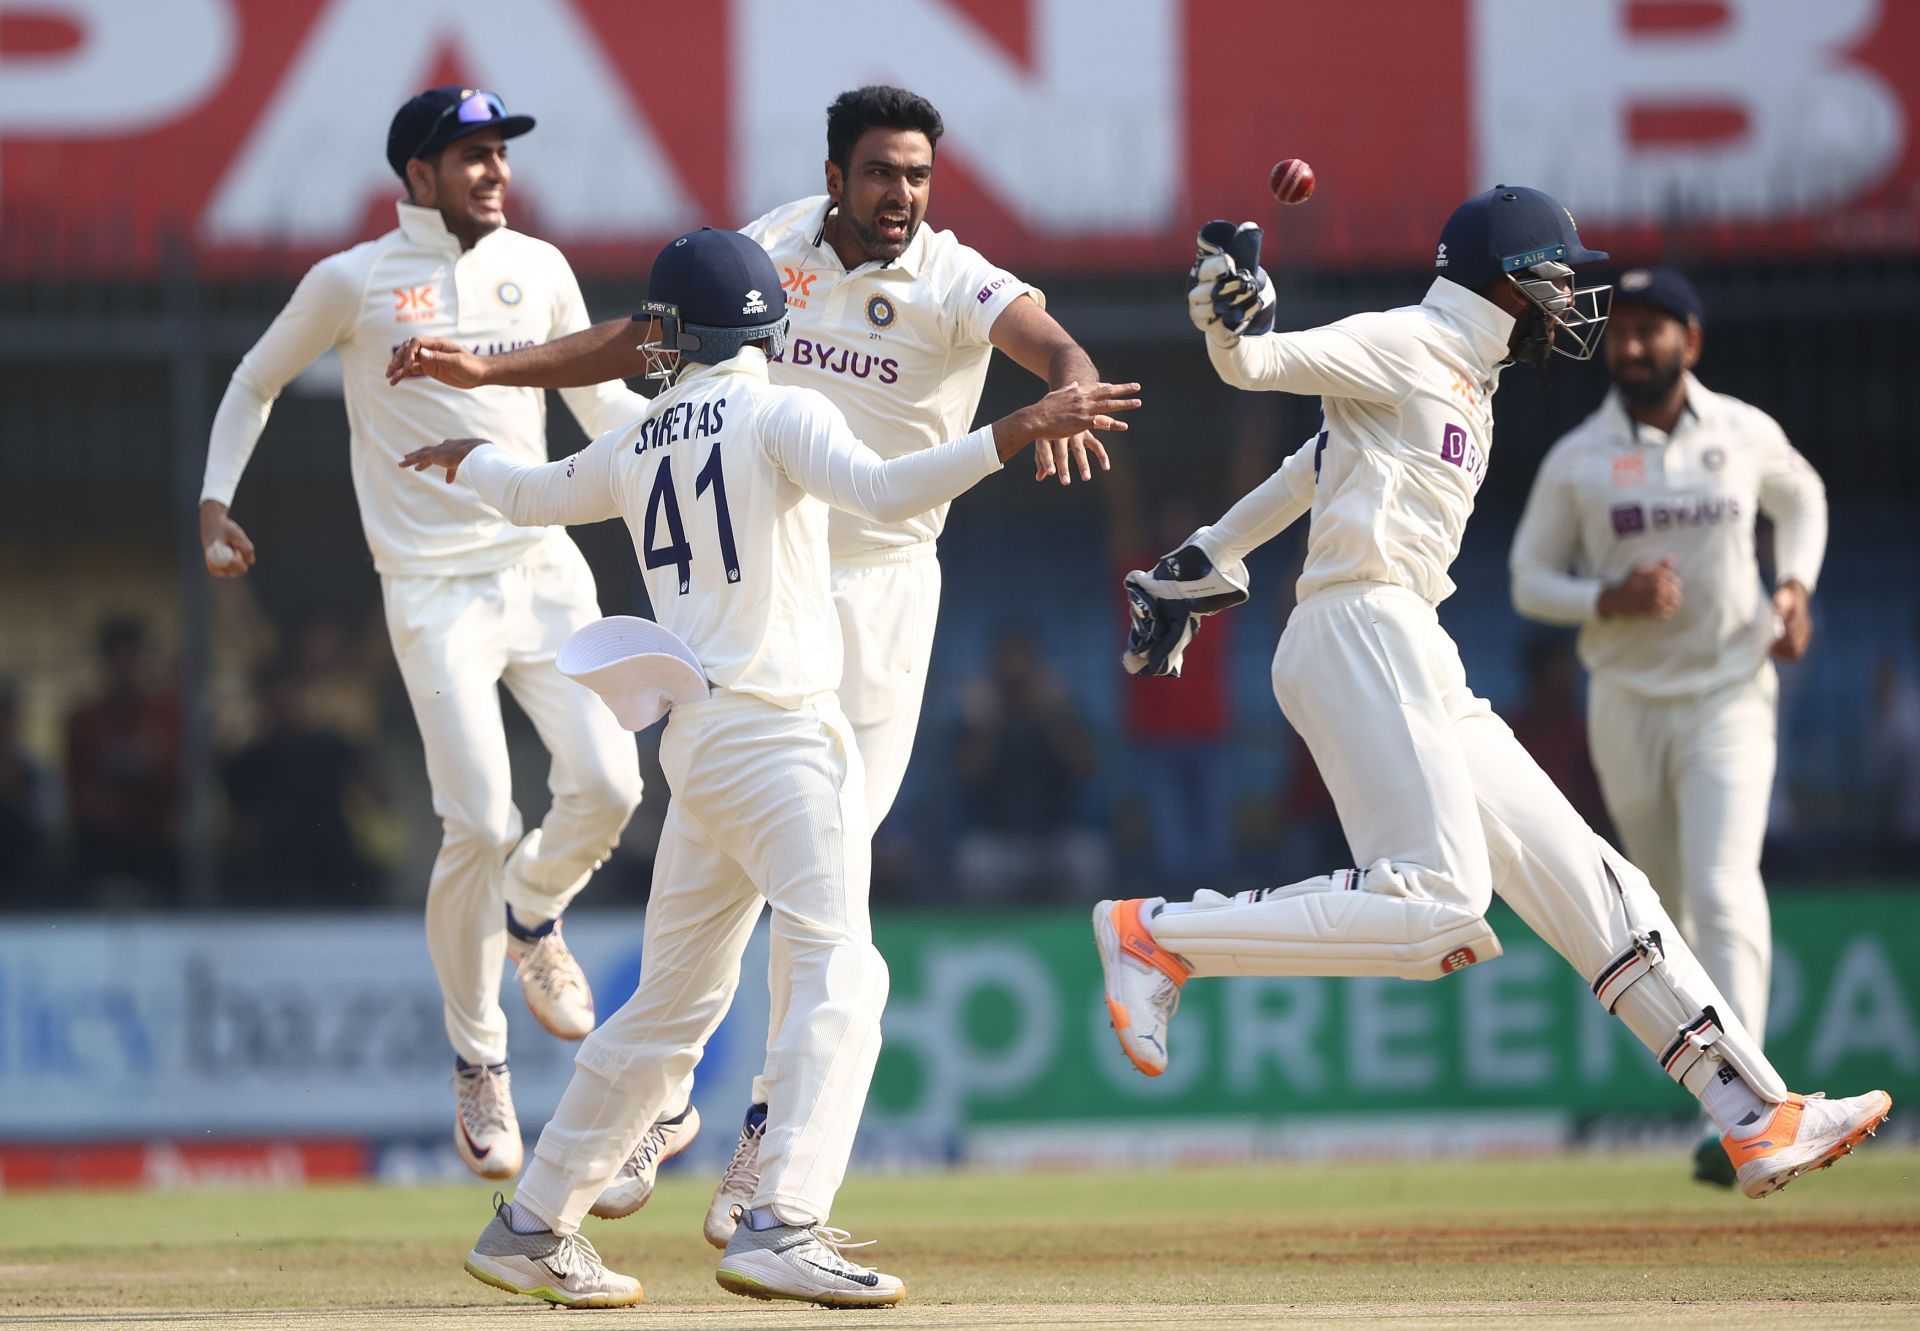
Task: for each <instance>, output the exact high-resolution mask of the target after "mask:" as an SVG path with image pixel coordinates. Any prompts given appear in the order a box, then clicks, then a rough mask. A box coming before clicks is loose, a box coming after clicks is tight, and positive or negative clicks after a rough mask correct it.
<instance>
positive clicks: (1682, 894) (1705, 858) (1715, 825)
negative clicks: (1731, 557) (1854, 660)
mask: <svg viewBox="0 0 1920 1331" xmlns="http://www.w3.org/2000/svg"><path fill="white" fill-rule="evenodd" d="M1779 696H1780V684H1779V678H1778V676H1777V675H1775V673H1774V669H1773V663H1772V662H1771V661H1769V662H1766V663H1764V664H1763V665H1762V667H1761V669H1760V670H1759V672H1758V673H1757V674H1755V675H1754V676H1753V677H1752V678H1751V679H1746V680H1741V681H1739V682H1737V683H1734V684H1728V685H1725V686H1723V687H1721V688H1718V689H1713V690H1710V691H1709V692H1706V693H1701V694H1694V695H1690V696H1687V697H1681V698H1648V697H1644V696H1642V695H1640V694H1636V693H1631V692H1629V691H1628V690H1626V689H1622V688H1620V687H1618V686H1617V685H1613V684H1610V683H1608V682H1607V681H1606V680H1605V679H1604V678H1602V677H1600V676H1598V675H1596V676H1594V677H1593V679H1592V680H1591V682H1590V684H1589V686H1588V690H1587V736H1588V740H1589V743H1590V746H1591V748H1592V751H1593V766H1594V770H1595V771H1596V772H1597V773H1598V774H1599V776H1600V791H1601V794H1602V795H1604V796H1605V797H1606V801H1607V812H1608V814H1610V815H1611V816H1612V818H1613V824H1614V826H1615V827H1616V828H1617V829H1619V832H1620V839H1621V841H1622V842H1623V843H1624V844H1625V847H1626V851H1627V856H1628V858H1630V859H1631V860H1632V861H1633V862H1634V863H1635V864H1637V865H1639V866H1640V867H1641V868H1642V869H1644V870H1645V871H1646V873H1647V876H1648V877H1649V878H1651V879H1652V880H1653V885H1654V887H1655V889H1656V890H1658V891H1659V893H1660V895H1661V899H1662V900H1663V901H1664V902H1665V903H1666V907H1667V912H1668V913H1669V914H1670V915H1672V916H1673V918H1674V921H1675V922H1676V923H1677V924H1678V925H1679V926H1680V932H1681V933H1682V934H1683V935H1685V937H1686V940H1687V942H1688V943H1690V944H1692V945H1693V950H1694V954H1695V955H1696V956H1698V957H1699V958H1700V964H1701V965H1702V966H1705V967H1706V969H1707V974H1708V975H1710V976H1712V977H1713V982H1714V984H1716V985H1717V986H1719V988H1720V990H1721V992H1722V993H1724V994H1726V996H1727V998H1728V999H1729V1000H1730V1001H1731V1002H1732V1003H1733V1010H1734V1011H1735V1012H1737V1013H1739V1014H1740V1020H1741V1021H1742V1022H1744V1023H1745V1024H1746V1027H1747V1029H1748V1030H1749V1031H1751V1032H1753V1033H1755V1034H1757V1035H1761V1036H1762V1038H1764V1033H1765V1031H1766V1028H1767V987H1768V984H1769V981H1770V980H1771V978H1772V972H1773V920H1772V916H1771V914H1770V912H1769V911H1768V909H1767V889H1766V885H1765V884H1764V883H1763V882H1762V881H1761V879H1760V849H1761V845H1762V843H1763V842H1764V841H1765V840H1766V835H1767V805H1768V803H1769V802H1770V801H1771V799H1772V796H1773V770H1774V758H1775V748H1776V745H1775V732H1776V729H1777V727H1778V720H1779V707H1778V705H1779Z"/></svg>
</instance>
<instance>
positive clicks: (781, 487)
mask: <svg viewBox="0 0 1920 1331" xmlns="http://www.w3.org/2000/svg"><path fill="white" fill-rule="evenodd" d="M999 468H1000V459H999V454H998V452H997V451H996V450H995V448H994V443H993V429H992V427H991V426H988V427H985V428H982V429H979V430H976V431H974V432H973V433H972V434H970V435H967V436H965V437H964V438H960V439H955V440H953V441H952V442H950V443H946V444H944V445H942V446H940V447H937V448H932V449H921V450H917V451H915V452H913V453H911V454H909V455H907V456H904V457H898V458H894V459H891V460H883V459H881V458H880V457H878V456H876V455H875V454H874V453H873V452H872V451H871V450H869V449H867V448H866V447H865V446H864V445H863V444H862V443H861V441H860V440H859V439H858V438H856V437H855V436H854V434H853V432H852V430H851V429H850V428H849V427H848V424H847V420H846V417H845V416H844V415H842V414H841V412H840V411H839V410H838V408H836V407H835V406H834V405H833V404H832V403H831V402H829V401H828V400H827V399H826V397H824V396H823V395H822V394H820V393H818V392H815V391H813V390H811V389H804V388H793V387H786V386H781V385H776V384H772V383H770V382H769V380H768V367H767V358H766V357H765V356H764V355H763V354H762V353H761V352H760V350H759V349H758V348H757V347H744V348H742V349H741V350H740V351H738V352H736V353H735V354H734V355H733V356H732V357H730V358H729V359H727V360H725V361H723V362H721V363H720V364H718V365H713V366H697V367H694V368H691V369H689V370H688V371H687V372H686V373H685V374H683V375H682V376H681V378H680V380H679V381H678V382H677V383H676V384H675V385H674V386H673V387H672V388H670V389H668V390H666V391H665V392H663V393H661V394H660V395H659V396H658V397H656V398H654V399H653V403H652V405H651V407H650V408H649V410H648V412H647V414H646V416H645V417H643V418H642V419H640V420H638V421H635V422H633V423H632V424H630V425H628V426H625V427H624V428H622V429H618V430H614V431H610V432H609V433H607V434H603V435H601V436H600V437H599V438H598V439H595V440H594V441H593V442H592V443H591V444H589V445H588V446H587V447H586V448H585V449H583V450H582V451H581V452H579V453H576V454H575V455H574V456H572V457H570V458H565V459H562V460H561V461H558V462H551V463H548V464H546V465H545V466H528V465H525V464H524V463H522V462H520V461H519V460H518V459H517V458H515V457H514V456H512V455H510V454H508V453H506V452H504V451H502V450H499V449H494V448H477V449H475V450H474V451H473V453H472V454H471V455H470V456H469V457H468V458H467V460H466V461H465V462H464V463H463V464H462V465H461V467H460V473H459V474H460V475H461V476H462V477H463V478H466V479H468V480H469V481H471V483H472V489H473V491H474V492H476V493H477V494H478V495H479V496H480V497H482V498H483V499H485V500H486V502H487V503H489V504H492V505H493V506H494V507H495V508H497V509H498V510H499V511H501V512H502V513H505V514H506V515H507V516H508V517H509V518H511V519H512V520H513V521H515V522H519V523H547V522H564V523H582V522H600V521H603V520H604V519H607V518H611V517H623V518H625V519H626V521H627V527H628V529H629V530H630V531H631V533H632V536H633V549H634V554H635V555H637V556H638V557H639V560H640V566H641V572H642V574H643V576H644V577H645V579H646V583H647V598H648V600H649V601H650V602H651V603H652V605H653V611H654V618H655V619H657V620H658V621H659V622H660V623H661V624H663V625H665V626H666V627H667V628H669V629H671V630H673V632H674V633H676V634H677V635H679V637H680V639H681V640H682V641H683V642H685V643H686V644H687V645H688V646H689V647H691V648H692V649H693V653H694V655H695V656H696V657H698V658H699V660H700V664H701V667H702V668H703V669H704V670H705V671H706V674H707V678H708V679H709V680H710V681H712V682H713V683H714V684H715V685H717V686H719V687H721V688H725V689H733V690H737V691H739V692H742V693H751V694H754V695H756V696H758V697H760V698H763V699H765V700H766V701H768V702H771V703H774V704H775V705H777V706H780V707H797V706H799V705H800V704H801V703H802V702H803V701H805V700H806V699H807V698H808V697H810V696H812V695H814V694H818V693H824V692H828V691H830V690H832V689H835V688H837V687H839V684H840V667H841V645H840V622H839V619H838V617H837V616H836V615H835V614H834V609H833V595H832V589H831V577H832V570H831V559H830V554H829V550H828V537H827V514H828V507H827V506H828V505H829V504H831V505H832V506H833V507H834V508H835V509H843V510H845V511H848V512H852V513H857V514H860V515H861V516H863V517H865V518H866V519H868V520H869V521H872V522H876V523H897V522H901V521H903V520H904V519H906V518H908V517H911V516H912V515H913V514H915V513H922V512H925V511H926V510H927V509H930V508H932V507H934V506H935V505H937V504H944V503H946V502H947V501H948V500H950V499H952V498H953V497H954V496H956V495H958V494H960V493H961V492H962V491H964V490H966V489H967V488H968V487H969V486H971V485H973V484H974V483H975V482H976V481H978V480H980V478H981V477H983V476H986V475H989V474H990V473H992V472H995V471H998V470H999ZM821 501H825V502H821Z"/></svg>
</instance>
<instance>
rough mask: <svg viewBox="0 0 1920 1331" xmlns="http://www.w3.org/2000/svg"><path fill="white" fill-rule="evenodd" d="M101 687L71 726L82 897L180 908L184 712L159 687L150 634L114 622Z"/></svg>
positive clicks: (71, 787) (102, 642)
mask: <svg viewBox="0 0 1920 1331" xmlns="http://www.w3.org/2000/svg"><path fill="white" fill-rule="evenodd" d="M97 649H98V652H99V656H100V666H101V670H102V673H103V676H104V678H103V680H102V683H101V686H100V689H99V691H98V692H97V693H95V694H94V695H93V696H92V697H91V698H89V699H88V700H86V701H85V702H82V703H81V704H79V705H78V706H77V707H75V708H74V710H73V711H72V712H70V713H69V714H68V716H67V790H68V798H69V801H70V803H71V807H72V818H73V853H74V867H75V872H76V875H77V877H78V880H79V887H80V892H81V895H82V896H83V897H85V898H89V899H92V900H95V901H101V902H107V903H116V904H134V905H151V904H156V903H160V902H173V901H176V900H177V898H178V877H179V866H178V856H177V854H176V848H175V844H174V831H175V815H176V812H177V809H178V805H179V802H180V705H179V698H178V697H177V695H176V694H175V693H174V692H173V691H171V690H160V689H156V688H154V687H152V685H151V683H150V680H149V666H148V662H147V630H146V625H145V624H144V623H142V622H141V621H140V620H139V619H136V618H134V617H132V616H115V617H114V618H111V619H109V620H107V621H106V622H105V623H104V624H102V625H101V627H100V632H99V637H98V639H97Z"/></svg>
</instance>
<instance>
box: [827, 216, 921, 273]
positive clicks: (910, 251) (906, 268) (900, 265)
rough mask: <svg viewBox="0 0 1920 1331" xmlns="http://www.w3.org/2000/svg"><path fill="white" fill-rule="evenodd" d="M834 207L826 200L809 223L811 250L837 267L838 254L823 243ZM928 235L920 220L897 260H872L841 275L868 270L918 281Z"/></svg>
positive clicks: (845, 269)
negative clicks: (823, 256) (898, 274)
mask: <svg viewBox="0 0 1920 1331" xmlns="http://www.w3.org/2000/svg"><path fill="white" fill-rule="evenodd" d="M834 207H835V205H834V202H833V200H832V199H828V200H826V201H825V202H824V203H822V204H821V205H820V213H819V215H818V216H817V217H815V218H814V219H813V230H812V235H813V247H814V248H815V249H817V250H819V251H820V252H821V253H822V254H825V255H827V256H829V257H830V258H832V260H833V261H834V263H836V264H838V263H839V262H840V252H839V251H838V250H836V249H834V248H833V246H832V245H829V244H828V243H827V219H828V218H829V217H832V216H833V213H834ZM932 231H933V228H932V227H931V226H929V225H928V223H927V219H926V218H924V217H923V218H921V219H920V225H919V226H918V227H916V228H915V229H914V233H913V239H912V240H910V241H908V242H907V247H906V249H904V250H902V251H901V252H900V257H899V258H897V259H889V260H888V261H887V262H885V263H876V262H875V261H873V260H872V259H869V260H867V262H866V263H863V264H861V265H860V266H859V267H858V268H844V267H843V271H845V272H852V273H858V272H865V271H868V270H869V269H871V270H872V271H873V272H876V273H905V274H906V275H907V276H908V277H909V278H914V277H918V276H920V268H921V265H922V264H924V263H926V261H927V247H928V246H929V245H930V244H932V241H931V240H929V239H928V237H929V235H930V234H931V233H932Z"/></svg>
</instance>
